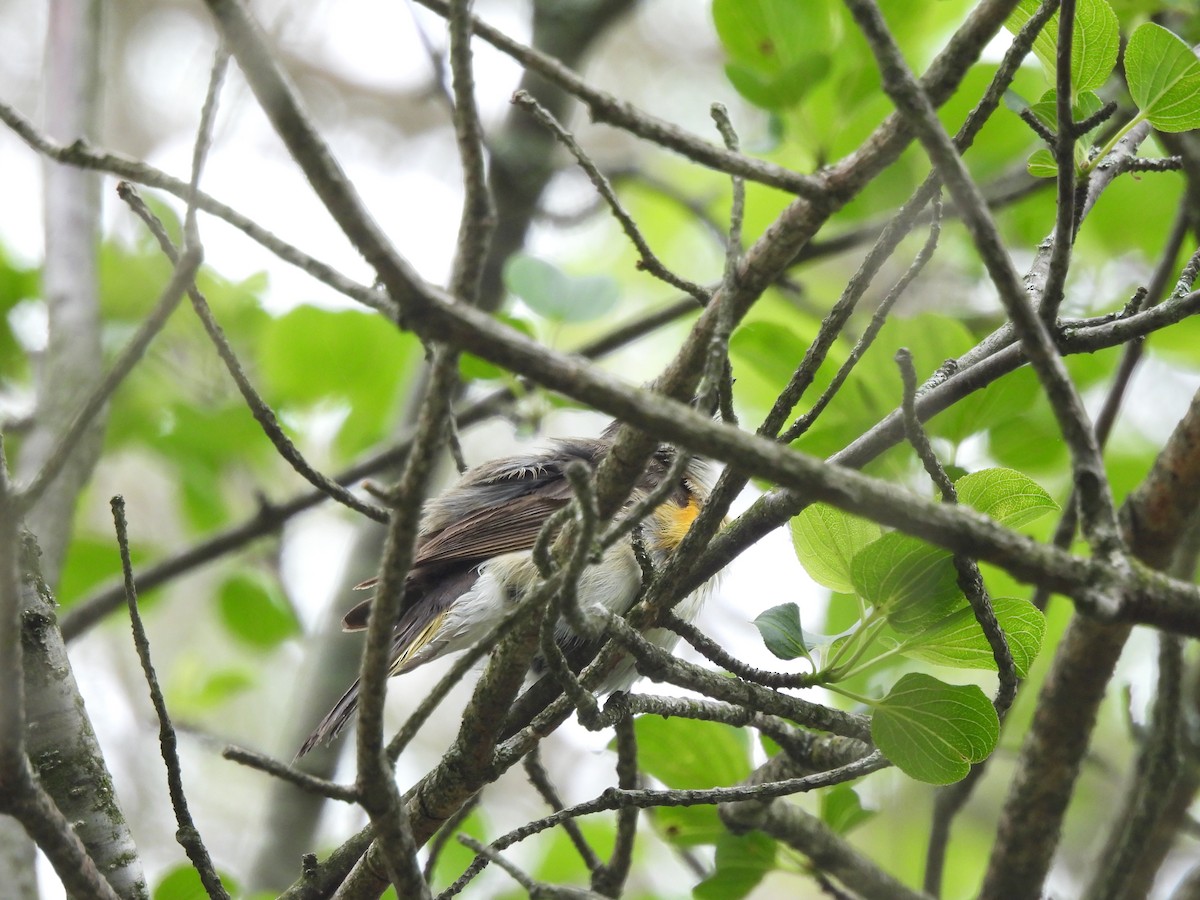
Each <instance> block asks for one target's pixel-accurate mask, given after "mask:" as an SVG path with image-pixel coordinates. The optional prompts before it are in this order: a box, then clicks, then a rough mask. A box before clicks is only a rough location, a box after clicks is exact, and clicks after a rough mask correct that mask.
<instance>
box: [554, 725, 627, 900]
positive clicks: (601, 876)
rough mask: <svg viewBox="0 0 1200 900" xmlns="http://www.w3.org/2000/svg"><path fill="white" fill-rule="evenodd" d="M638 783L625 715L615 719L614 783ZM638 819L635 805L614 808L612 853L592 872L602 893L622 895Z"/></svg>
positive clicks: (622, 787) (622, 786)
mask: <svg viewBox="0 0 1200 900" xmlns="http://www.w3.org/2000/svg"><path fill="white" fill-rule="evenodd" d="M637 786H638V755H637V734H636V732H635V731H634V727H633V719H632V718H630V717H625V718H622V719H618V720H617V787H618V789H620V790H623V791H632V790H636V789H637ZM637 822H638V810H637V807H634V806H630V807H626V808H624V809H618V810H617V838H616V842H615V845H614V846H613V852H612V856H610V857H609V859H608V862H607V863H605V864H604V865H603V866H601V867H600V869H599V870H598V871H595V872H593V873H592V888H593V890H595V891H596V892H597V893H598V894H600V895H602V896H604V897H620V896H621V889H622V887H624V885H625V880H626V879H627V878H628V877H629V869H630V867H631V866H632V865H633V845H634V840H635V839H636V837H637ZM564 824H565V823H564Z"/></svg>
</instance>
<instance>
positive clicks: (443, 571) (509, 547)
mask: <svg viewBox="0 0 1200 900" xmlns="http://www.w3.org/2000/svg"><path fill="white" fill-rule="evenodd" d="M567 502H568V500H567V498H566V497H558V496H552V495H548V494H547V493H534V494H526V495H525V496H524V497H518V498H517V499H515V500H513V501H511V502H509V503H507V504H505V505H504V506H503V507H491V508H489V509H483V510H480V511H479V512H477V513H474V514H473V515H470V516H468V517H467V518H465V519H462V520H461V521H458V522H455V523H454V524H452V525H449V526H448V527H446V528H443V529H442V530H441V531H438V532H435V533H434V534H431V535H426V536H425V537H424V538H423V539H422V540H421V542H420V543H419V544H418V546H417V552H416V556H415V557H414V559H413V565H412V570H411V573H410V574H409V578H408V582H407V590H408V591H409V593H410V594H411V593H413V592H416V593H419V594H420V598H421V599H420V600H419V601H418V602H417V603H415V604H413V606H412V607H410V609H409V612H408V613H406V614H405V616H404V617H402V618H401V620H400V622H398V623H397V625H396V627H397V629H403V628H404V627H405V625H406V621H407V620H408V618H409V616H410V614H412V613H413V611H414V610H416V609H418V608H420V609H423V610H424V609H429V608H431V604H430V603H429V596H430V595H431V594H434V593H440V592H441V589H442V586H443V583H444V582H453V581H454V578H455V576H456V575H457V574H460V573H462V572H464V571H470V570H473V569H474V567H475V565H476V564H478V563H480V562H483V561H485V560H488V559H491V558H492V557H494V556H499V555H500V554H502V553H515V552H517V551H519V550H531V549H532V548H533V545H534V543H535V542H536V541H537V536H538V533H539V532H540V531H541V530H542V526H543V525H544V524H545V523H546V519H548V518H549V517H550V516H551V515H553V514H554V513H555V512H556V511H557V510H560V509H562V508H563V507H564V506H565V505H566V504H567ZM374 586H375V580H374V579H371V580H369V581H364V582H363V583H362V584H360V585H358V587H360V588H371V587H374ZM464 590H465V588H464ZM447 605H448V604H447ZM370 611H371V600H369V599H368V600H364V601H362V602H361V603H359V604H357V605H356V606H354V607H353V608H352V609H351V610H350V611H349V612H347V613H346V615H345V616H344V617H343V618H342V628H343V629H344V630H346V631H361V630H362V629H364V628H366V627H367V616H368V614H369V613H370ZM444 611H445V607H443V608H442V609H441V610H440V612H444ZM429 618H430V619H431V618H432V616H430V617H429ZM426 624H427V623H426ZM415 633H416V632H414V634H415Z"/></svg>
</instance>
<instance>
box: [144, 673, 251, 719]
mask: <svg viewBox="0 0 1200 900" xmlns="http://www.w3.org/2000/svg"><path fill="white" fill-rule="evenodd" d="M178 668H179V669H181V670H182V671H175V672H172V673H171V680H170V684H169V685H168V689H167V698H166V699H167V708H168V709H169V710H170V711H171V714H172V715H173V716H176V717H177V718H187V717H189V716H200V715H204V714H206V713H209V712H211V711H212V710H213V709H215V708H217V707H219V706H221V705H222V704H224V703H226V702H227V701H229V700H230V699H232V698H233V697H236V696H237V695H238V694H241V693H243V692H244V691H247V690H249V689H250V688H252V687H254V684H255V681H254V676H253V675H252V674H251V673H250V672H249V671H248V670H247V669H243V668H227V669H218V670H216V671H215V672H210V671H209V670H208V669H207V668H205V666H204V664H203V663H201V661H199V660H186V661H184V662H182V663H181V664H180V665H179V667H178ZM160 675H161V673H160Z"/></svg>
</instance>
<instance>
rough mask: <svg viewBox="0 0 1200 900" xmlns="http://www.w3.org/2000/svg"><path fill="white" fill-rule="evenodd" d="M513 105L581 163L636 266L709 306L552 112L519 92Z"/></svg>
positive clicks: (698, 287)
mask: <svg viewBox="0 0 1200 900" xmlns="http://www.w3.org/2000/svg"><path fill="white" fill-rule="evenodd" d="M512 102H513V103H515V104H517V105H518V106H520V107H522V108H523V109H526V110H528V111H529V113H530V114H531V115H532V116H533V117H534V118H535V119H536V120H537V121H538V123H539V124H541V125H542V127H543V128H545V129H546V130H547V131H549V132H550V133H551V134H553V135H554V137H555V139H556V140H557V141H558V142H559V143H560V144H562V145H563V146H564V147H566V148H567V150H569V151H570V153H571V155H572V156H574V157H575V161H576V162H578V163H579V167H580V168H581V169H583V171H584V173H585V174H586V175H587V177H588V180H589V181H591V183H592V186H593V187H595V188H596V192H597V193H598V194H599V195H600V196H601V197H602V198H603V199H604V202H605V203H607V204H608V208H609V209H610V210H611V211H612V214H613V217H614V218H616V220H617V221H618V222H619V223H620V224H621V229H622V230H623V231H624V232H625V235H626V236H627V237H628V238H629V240H630V242H631V243H632V244H633V246H634V247H635V248H636V249H637V252H638V264H637V267H638V268H639V269H641V270H643V271H645V272H649V273H650V274H651V275H653V276H654V277H655V278H657V279H659V280H660V281H663V282H665V283H667V284H669V285H671V287H673V288H676V289H678V290H681V291H683V292H684V293H685V294H689V295H691V296H692V297H694V298H695V300H696V302H697V303H699V304H700V305H701V306H704V305H706V304H707V303H708V301H709V299H710V298H711V297H712V292H711V291H710V290H708V289H707V288H705V287H702V286H701V285H699V284H696V283H695V282H692V281H688V280H687V279H686V278H681V277H680V276H678V275H676V274H675V273H674V272H672V271H671V270H670V269H668V268H667V267H666V266H665V265H664V264H663V262H662V260H660V259H659V258H658V257H657V256H656V255H655V253H654V251H653V250H651V249H650V244H649V243H648V242H647V241H646V238H645V237H644V236H643V235H642V232H641V229H640V228H638V226H637V223H636V222H634V221H633V216H631V215H630V214H629V212H628V211H627V210H626V209H625V207H624V206H623V205H622V204H621V201H620V199H619V198H618V197H617V193H616V191H614V190H613V186H612V185H611V184H610V183H609V181H608V179H607V178H605V177H604V173H603V172H601V171H600V168H599V167H598V166H597V165H596V164H595V163H594V162H592V160H591V157H589V156H588V155H587V154H586V153H585V152H584V150H583V148H582V147H581V146H579V142H578V141H577V140H575V136H574V135H573V134H571V132H569V131H567V129H565V128H564V127H563V126H562V125H560V124H559V123H558V120H557V119H555V118H554V116H552V115H550V113H549V111H547V110H546V108H545V107H544V106H542V105H541V104H540V103H538V102H537V101H536V100H535V99H534V98H533V96H532V95H531V94H530V93H529V92H528V91H517V92H516V93H515V94H513V100H512Z"/></svg>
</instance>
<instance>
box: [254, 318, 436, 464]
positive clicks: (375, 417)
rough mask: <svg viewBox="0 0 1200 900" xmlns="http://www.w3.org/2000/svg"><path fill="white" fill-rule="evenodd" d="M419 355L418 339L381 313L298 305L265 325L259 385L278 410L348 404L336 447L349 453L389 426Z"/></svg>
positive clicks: (377, 437)
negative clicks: (400, 328) (410, 371)
mask: <svg viewBox="0 0 1200 900" xmlns="http://www.w3.org/2000/svg"><path fill="white" fill-rule="evenodd" d="M422 356H423V351H422V349H421V344H420V342H419V341H418V340H417V339H416V338H415V337H414V336H413V335H411V334H407V333H403V332H401V331H400V330H399V329H398V328H396V326H395V325H394V324H392V323H390V322H388V321H387V320H386V319H384V318H383V317H382V316H378V315H374V314H370V313H362V312H358V311H356V310H343V311H339V312H333V311H330V310H326V309H318V308H317V307H315V306H298V307H296V308H295V309H293V310H291V311H290V312H288V313H286V314H285V315H283V316H280V317H279V318H278V319H273V320H272V321H271V323H270V324H269V326H268V327H267V328H266V329H265V331H264V334H263V337H262V341H261V353H260V356H259V365H260V369H261V372H262V379H263V387H262V390H263V393H264V395H265V396H266V399H267V400H268V401H269V402H270V403H271V404H272V406H274V407H275V409H276V411H277V412H279V411H280V409H281V408H282V409H283V411H285V412H286V411H287V410H288V409H289V408H290V409H297V408H300V409H307V408H312V407H316V406H324V407H326V408H330V407H331V408H335V409H337V408H342V409H344V410H345V411H346V417H345V419H344V420H343V421H342V426H341V429H340V430H339V432H338V436H337V441H336V444H335V446H336V449H337V450H338V452H339V453H340V454H341V455H342V456H350V455H353V454H356V453H358V452H360V451H362V450H364V449H366V448H367V447H369V446H371V445H372V444H375V443H377V442H378V441H380V440H382V439H383V437H384V436H385V435H386V434H388V433H389V431H390V427H391V419H392V414H393V413H394V411H395V409H396V406H397V403H398V400H399V396H400V393H401V389H402V388H403V386H404V383H405V375H406V374H407V373H408V371H409V369H410V366H411V364H412V363H415V362H417V361H419V360H420V359H421V358H422Z"/></svg>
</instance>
